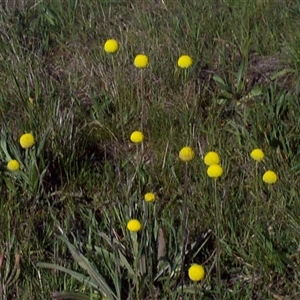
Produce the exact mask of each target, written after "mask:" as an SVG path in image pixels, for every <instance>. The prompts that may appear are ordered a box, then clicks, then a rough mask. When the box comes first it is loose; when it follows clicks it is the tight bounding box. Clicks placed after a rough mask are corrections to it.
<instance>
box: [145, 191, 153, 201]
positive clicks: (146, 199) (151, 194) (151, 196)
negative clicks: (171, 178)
mask: <svg viewBox="0 0 300 300" xmlns="http://www.w3.org/2000/svg"><path fill="white" fill-rule="evenodd" d="M144 199H145V201H146V202H152V201H154V200H155V194H153V193H146V194H145V196H144Z"/></svg>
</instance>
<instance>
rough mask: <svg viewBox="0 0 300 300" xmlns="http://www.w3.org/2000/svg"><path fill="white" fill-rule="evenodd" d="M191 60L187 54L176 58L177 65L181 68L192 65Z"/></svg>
mask: <svg viewBox="0 0 300 300" xmlns="http://www.w3.org/2000/svg"><path fill="white" fill-rule="evenodd" d="M192 63H193V61H192V58H191V57H190V56H189V55H181V56H180V57H179V59H178V62H177V64H178V66H179V67H180V68H183V69H187V68H189V67H190V66H191V65H192Z"/></svg>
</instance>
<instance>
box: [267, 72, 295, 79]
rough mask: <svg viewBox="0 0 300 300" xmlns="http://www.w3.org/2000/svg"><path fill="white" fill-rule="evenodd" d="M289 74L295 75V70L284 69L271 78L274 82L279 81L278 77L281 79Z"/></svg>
mask: <svg viewBox="0 0 300 300" xmlns="http://www.w3.org/2000/svg"><path fill="white" fill-rule="evenodd" d="M288 73H295V70H293V69H283V70H281V71H279V72H277V73H275V74H273V75H272V76H271V77H270V79H271V80H272V81H273V80H275V79H277V78H278V77H281V76H283V75H285V74H288Z"/></svg>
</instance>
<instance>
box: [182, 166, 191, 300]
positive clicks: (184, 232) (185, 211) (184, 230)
mask: <svg viewBox="0 0 300 300" xmlns="http://www.w3.org/2000/svg"><path fill="white" fill-rule="evenodd" d="M187 194H188V164H187V163H186V164H185V175H184V195H183V216H182V223H181V228H182V254H181V293H182V297H183V284H184V264H185V254H186V245H187V241H188V235H189V232H188V218H189V211H188V206H187Z"/></svg>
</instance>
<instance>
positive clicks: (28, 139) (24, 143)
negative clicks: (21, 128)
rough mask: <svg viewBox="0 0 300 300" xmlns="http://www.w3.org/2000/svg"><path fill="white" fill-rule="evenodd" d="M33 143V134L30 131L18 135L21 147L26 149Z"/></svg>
mask: <svg viewBox="0 0 300 300" xmlns="http://www.w3.org/2000/svg"><path fill="white" fill-rule="evenodd" d="M34 144H35V140H34V136H33V135H32V134H31V133H25V134H23V135H22V136H21V137H20V145H21V147H22V148H24V149H27V148H30V147H32V146H33V145H34Z"/></svg>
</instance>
